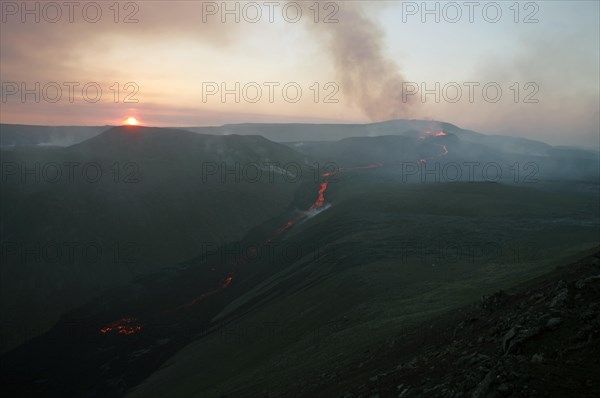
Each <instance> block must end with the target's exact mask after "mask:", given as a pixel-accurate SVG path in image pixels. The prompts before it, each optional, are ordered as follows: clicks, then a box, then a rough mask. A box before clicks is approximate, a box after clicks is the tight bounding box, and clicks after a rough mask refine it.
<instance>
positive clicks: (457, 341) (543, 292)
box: [265, 251, 600, 398]
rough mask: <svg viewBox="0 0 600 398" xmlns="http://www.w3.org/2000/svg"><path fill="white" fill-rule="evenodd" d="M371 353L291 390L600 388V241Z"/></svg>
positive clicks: (509, 393)
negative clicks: (585, 251)
mask: <svg viewBox="0 0 600 398" xmlns="http://www.w3.org/2000/svg"><path fill="white" fill-rule="evenodd" d="M365 355H366V359H365V360H364V361H362V362H359V363H355V364H353V365H352V366H350V367H346V368H341V369H339V370H336V371H335V372H332V373H323V374H321V377H320V379H319V380H299V382H298V383H297V384H296V385H294V386H290V391H289V392H288V393H286V394H285V396H288V397H289V396H296V397H343V398H385V397H401V398H409V397H410V398H412V397H443V398H462V397H465V398H466V397H471V398H501V397H510V398H520V397H523V398H525V397H532V398H533V397H560V398H566V397H600V251H596V252H595V253H594V254H592V255H589V256H587V257H584V258H582V259H581V260H578V261H576V262H575V263H573V264H570V265H567V266H563V267H559V268H557V269H556V270H554V271H553V272H551V273H549V274H547V275H545V276H543V277H540V278H537V279H535V280H533V281H530V282H528V283H526V284H524V285H522V286H519V287H516V288H514V289H512V290H511V291H508V292H503V291H499V292H496V293H494V294H493V295H491V296H489V297H482V298H481V301H480V302H479V303H474V304H473V305H471V306H468V307H466V308H462V309H460V310H458V311H454V312H452V313H450V314H447V315H445V316H443V317H439V318H437V319H435V320H433V321H430V322H427V323H425V324H423V325H422V326H421V327H420V328H418V329H416V330H413V331H412V332H409V333H408V334H403V335H401V336H398V339H396V340H390V341H388V342H387V344H386V347H382V349H381V350H380V351H378V352H373V353H369V352H365ZM265 393H266V394H265V395H266V396H277V395H272V394H268V393H267V392H265Z"/></svg>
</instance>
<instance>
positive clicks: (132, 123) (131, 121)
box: [124, 117, 140, 126]
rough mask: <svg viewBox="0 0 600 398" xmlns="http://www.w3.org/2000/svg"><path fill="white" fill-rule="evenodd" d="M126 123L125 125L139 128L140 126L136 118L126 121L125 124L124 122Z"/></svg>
mask: <svg viewBox="0 0 600 398" xmlns="http://www.w3.org/2000/svg"><path fill="white" fill-rule="evenodd" d="M124 123H125V124H128V125H130V126H137V125H138V124H140V122H138V121H137V119H136V118H134V117H130V118H128V119H127V120H125V122H124Z"/></svg>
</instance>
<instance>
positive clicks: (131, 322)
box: [100, 318, 142, 336]
mask: <svg viewBox="0 0 600 398" xmlns="http://www.w3.org/2000/svg"><path fill="white" fill-rule="evenodd" d="M140 330H142V325H140V324H139V322H138V320H137V318H122V319H119V320H118V321H115V322H113V323H111V324H110V325H109V326H107V327H105V328H102V329H100V333H102V334H107V333H110V332H116V333H118V334H123V335H126V336H128V335H130V334H134V333H137V332H139V331H140Z"/></svg>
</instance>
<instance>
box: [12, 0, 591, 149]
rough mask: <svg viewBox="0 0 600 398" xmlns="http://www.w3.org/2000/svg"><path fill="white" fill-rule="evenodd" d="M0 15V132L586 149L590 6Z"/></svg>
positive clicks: (60, 5)
mask: <svg viewBox="0 0 600 398" xmlns="http://www.w3.org/2000/svg"><path fill="white" fill-rule="evenodd" d="M1 6H2V10H1V11H2V15H1V18H2V20H1V25H0V44H1V46H0V75H1V81H2V86H1V87H0V96H1V101H2V102H1V104H0V105H1V110H0V119H1V122H2V123H21V124H44V125H108V124H110V125H119V124H122V123H123V121H124V120H126V119H127V118H129V117H135V118H137V119H138V120H139V121H140V122H141V123H142V124H145V125H153V126H174V127H175V126H206V125H221V124H227V123H244V122H301V123H303V122H319V123H369V122H376V121H382V120H389V119H396V118H407V119H434V120H440V121H445V122H450V123H454V124H456V125H458V126H460V127H463V128H467V129H472V130H476V131H480V132H483V133H489V134H506V135H515V136H522V137H526V138H531V139H536V140H541V141H545V142H548V143H550V144H555V145H573V146H586V147H595V148H598V147H599V146H600V138H599V120H600V113H599V112H600V111H599V108H600V104H599V92H600V82H599V75H600V70H599V68H600V66H599V65H600V60H599V58H600V55H599V51H600V50H599V48H600V43H599V37H600V32H599V27H600V12H599V2H597V1H538V2H514V1H498V2H464V1H459V2H426V3H425V2H422V1H418V2H410V1H368V2H367V1H344V2H342V1H340V2H328V1H321V2H316V1H298V2H293V1H282V2H278V1H271V2H269V1H257V2H248V1H241V2H235V1H229V2H222V1H218V2H208V1H169V2H167V1H137V2H127V1H122V2H119V3H116V5H115V2H114V1H97V2H74V3H72V5H71V6H69V5H65V2H62V1H57V2H36V1H25V2H23V1H16V2H12V1H2V2H1ZM70 7H72V8H70ZM236 19H237V20H236ZM223 93H225V94H224V95H223ZM259 94H260V96H259Z"/></svg>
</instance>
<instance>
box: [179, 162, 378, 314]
mask: <svg viewBox="0 0 600 398" xmlns="http://www.w3.org/2000/svg"><path fill="white" fill-rule="evenodd" d="M378 167H383V163H374V164H370V165H367V166H361V167H350V168H340V169H338V170H337V171H332V172H325V173H323V174H322V175H321V176H322V177H323V178H324V180H323V182H321V185H320V187H319V192H318V194H317V199H316V200H315V202H314V203H313V204H312V205H311V206H310V207H309V208H308V210H306V211H304V212H302V213H301V214H300V215H299V216H298V217H296V219H294V220H288V221H287V222H286V223H285V224H283V225H282V226H281V227H279V228H277V230H276V231H275V233H274V234H273V236H271V237H270V238H269V239H267V240H266V241H265V242H264V243H263V246H264V245H268V244H270V243H271V242H273V240H275V239H276V238H278V237H279V236H281V235H282V234H283V233H284V232H285V231H287V230H289V229H290V228H292V227H294V226H295V225H296V224H298V223H299V222H300V221H303V220H304V219H306V218H308V217H310V216H313V215H315V214H317V212H318V211H319V210H320V209H322V208H323V206H324V205H325V191H327V188H328V186H329V182H330V181H329V177H331V176H333V175H335V174H338V173H342V172H348V171H354V170H364V169H374V168H378ZM246 260H247V259H246V258H241V259H240V260H239V261H237V262H235V263H234V264H232V265H233V266H234V267H235V266H240V265H242V264H244V263H245V262H246ZM234 276H235V273H233V272H232V273H230V274H229V276H228V277H227V278H226V279H225V280H224V281H223V282H222V283H221V285H220V286H219V287H217V288H215V289H213V290H211V291H209V292H207V293H204V294H202V295H201V296H198V297H196V298H195V299H194V300H192V301H191V302H189V303H187V304H185V305H184V306H183V308H189V307H191V306H193V305H194V304H197V303H198V302H200V301H203V300H204V299H206V298H207V297H210V296H212V295H214V294H216V293H219V292H221V291H223V290H225V289H227V288H228V287H229V286H230V285H231V283H232V282H233V277H234Z"/></svg>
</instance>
